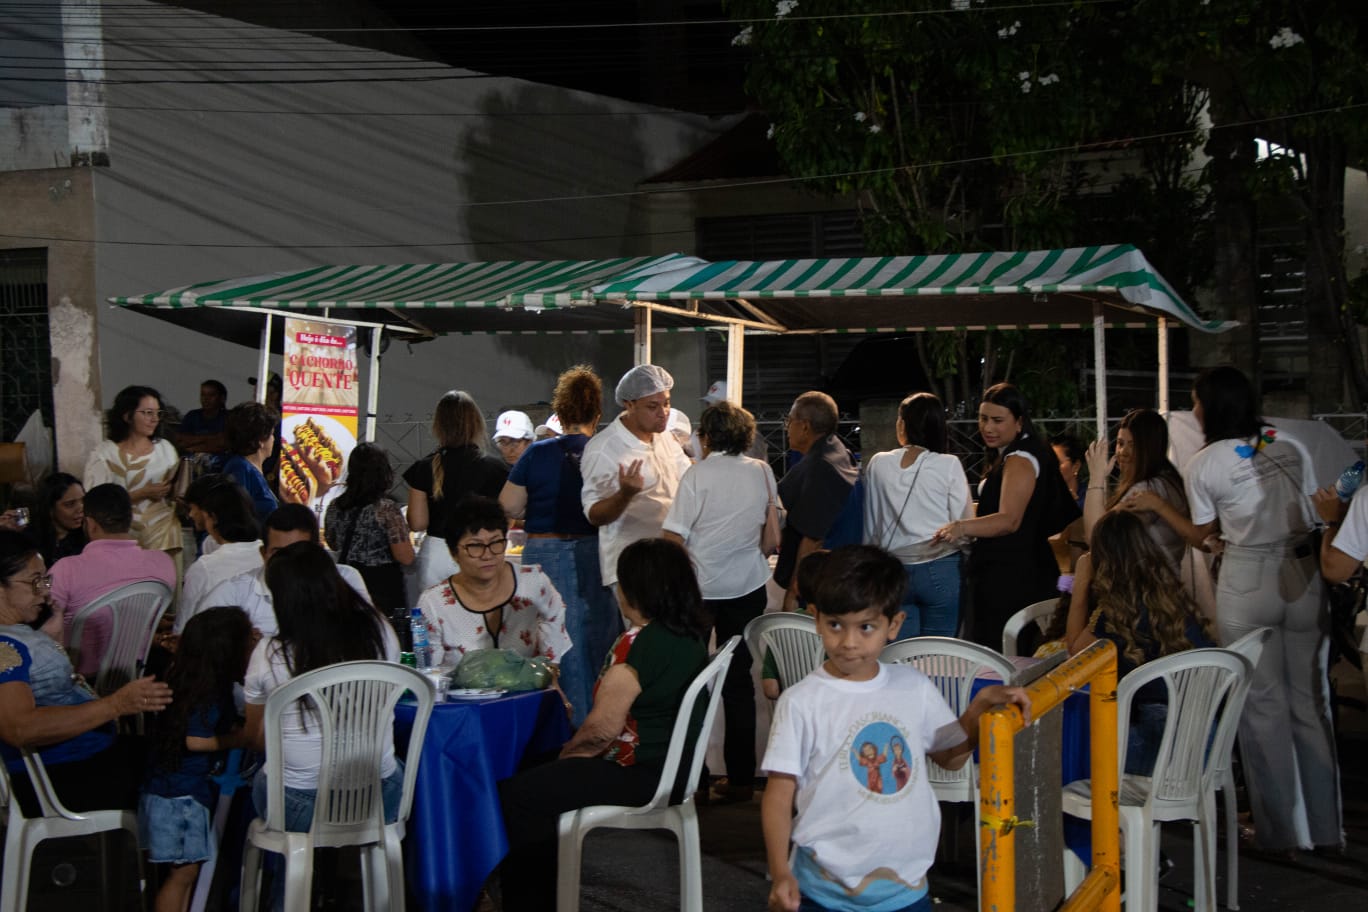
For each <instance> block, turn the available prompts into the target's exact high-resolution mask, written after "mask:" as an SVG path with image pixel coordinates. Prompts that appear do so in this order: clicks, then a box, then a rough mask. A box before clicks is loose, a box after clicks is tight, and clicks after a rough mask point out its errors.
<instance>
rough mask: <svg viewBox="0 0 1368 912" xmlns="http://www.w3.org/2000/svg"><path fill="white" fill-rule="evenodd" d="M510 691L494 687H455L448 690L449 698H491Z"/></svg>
mask: <svg viewBox="0 0 1368 912" xmlns="http://www.w3.org/2000/svg"><path fill="white" fill-rule="evenodd" d="M506 693H508V691H506V690H499V689H497V688H493V687H455V688H452V689H451V690H448V691H447V699H448V700H489V699H492V698H493V697H502V696H503V695H504V694H506Z"/></svg>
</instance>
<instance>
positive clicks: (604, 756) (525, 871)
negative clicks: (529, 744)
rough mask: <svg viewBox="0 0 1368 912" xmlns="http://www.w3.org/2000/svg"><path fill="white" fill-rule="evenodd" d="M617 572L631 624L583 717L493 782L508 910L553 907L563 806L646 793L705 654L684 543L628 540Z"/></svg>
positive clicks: (704, 631)
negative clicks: (544, 757) (543, 756)
mask: <svg viewBox="0 0 1368 912" xmlns="http://www.w3.org/2000/svg"><path fill="white" fill-rule="evenodd" d="M617 575H618V582H617V596H618V603H619V605H620V606H621V608H622V613H623V615H624V616H625V617H626V618H627V621H628V623H629V624H630V625H631V627H630V628H629V629H628V630H627V632H625V633H623V634H622V635H621V636H620V637H618V640H617V642H616V643H615V644H613V648H612V651H611V652H610V653H609V659H608V661H607V662H606V663H605V665H604V668H603V672H602V674H600V675H599V680H598V683H597V684H596V685H595V686H594V707H593V709H591V710H590V711H589V717H588V718H587V719H585V720H584V724H583V725H581V726H580V727H579V729H578V730H577V731H576V732H575V735H574V737H573V738H571V739H570V741H569V742H568V743H567V744H566V745H565V747H563V748H562V749H561V753H560V759H558V760H556V761H555V762H553V763H549V764H546V765H544V766H539V767H536V768H534V769H530V770H526V771H524V772H522V773H519V774H518V775H516V776H514V777H513V778H512V779H506V780H504V781H503V782H502V783H500V787H499V795H500V799H501V801H502V804H503V818H504V826H505V828H506V829H507V831H508V844H509V852H508V857H507V858H506V859H504V863H503V866H502V868H501V873H502V881H503V900H504V909H506V910H507V912H524V910H526V912H542V910H544V909H552V908H555V904H556V900H555V891H556V826H557V821H558V820H559V819H560V815H561V814H562V813H563V812H564V811H572V810H575V809H577V808H582V807H588V806H589V805H594V804H620V805H641V804H645V803H646V802H648V801H650V800H651V796H652V795H653V794H655V790H656V786H657V785H658V784H659V782H660V775H661V772H662V770H663V767H664V764H665V754H666V752H667V750H668V749H669V742H670V733H671V731H672V729H673V728H674V723H675V717H676V716H678V714H679V712H680V707H681V704H682V702H683V699H684V691H685V690H687V689H688V687H689V684H691V683H692V682H693V679H694V678H695V677H696V676H697V675H698V673H699V672H700V671H701V670H702V669H703V667H704V665H705V664H706V663H707V659H708V649H707V645H706V643H705V642H704V638H705V637H706V636H707V635H708V629H709V623H708V619H707V617H706V616H705V612H704V610H703V596H702V593H701V592H700V590H699V588H698V580H697V579H696V578H695V576H694V571H693V566H692V565H691V564H690V563H689V555H688V553H687V552H685V550H684V549H683V548H681V547H680V546H679V545H677V544H676V543H674V542H671V541H666V540H664V539H658V538H648V539H642V540H640V541H636V542H633V543H632V544H630V545H628V546H627V547H626V548H624V549H623V551H622V554H621V555H620V556H619V558H618V565H617ZM681 772H683V771H681ZM684 775H687V773H684ZM682 779H683V776H681V783H682Z"/></svg>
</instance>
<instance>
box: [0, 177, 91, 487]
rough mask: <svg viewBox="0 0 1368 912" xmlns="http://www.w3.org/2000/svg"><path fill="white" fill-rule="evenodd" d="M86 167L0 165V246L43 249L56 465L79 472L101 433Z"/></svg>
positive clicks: (88, 183)
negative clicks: (8, 167) (15, 167)
mask: <svg viewBox="0 0 1368 912" xmlns="http://www.w3.org/2000/svg"><path fill="white" fill-rule="evenodd" d="M93 177H94V175H93V173H92V172H91V170H90V169H88V168H54V169H52V170H47V171H41V170H29V171H10V172H3V171H0V248H6V249H20V248H43V247H45V248H46V249H47V272H48V286H47V290H48V312H49V318H48V328H49V332H50V334H51V346H52V382H53V401H54V403H55V404H56V409H55V412H56V414H55V424H56V427H55V428H54V431H55V435H54V436H55V445H56V452H57V460H56V461H57V469H58V470H59V471H66V472H72V473H73V474H76V475H80V473H81V471H82V469H83V468H84V467H85V457H86V454H87V453H88V452H90V450H91V448H93V447H94V445H95V444H96V443H97V442H98V441H99V440H100V437H101V428H102V426H101V423H100V395H99V390H100V387H99V352H98V349H97V345H98V339H97V332H96V324H97V317H96V305H95V301H96V295H95V271H96V270H95V260H96V252H95V251H96V248H95V246H94V245H92V244H90V243H86V242H82V241H60V240H52V239H53V238H90V237H93V236H94V233H95V215H94V209H95V205H94V193H93Z"/></svg>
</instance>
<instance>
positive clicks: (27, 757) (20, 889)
mask: <svg viewBox="0 0 1368 912" xmlns="http://www.w3.org/2000/svg"><path fill="white" fill-rule="evenodd" d="M23 755H24V767H25V769H27V770H28V776H29V781H30V782H31V783H32V784H33V791H34V793H35V794H36V795H37V796H38V807H39V809H40V810H41V811H42V816H40V817H25V816H24V810H23V808H21V807H20V806H19V799H18V798H17V797H16V796H15V794H14V787H13V786H12V785H11V784H10V778H9V771H8V770H7V769H5V765H4V764H3V763H0V791H3V795H0V800H3V802H4V804H5V805H6V819H5V866H4V872H3V881H2V882H0V909H5V910H10V909H17V910H23V909H27V908H28V891H29V869H30V868H31V867H33V853H34V851H35V850H36V849H37V848H38V844H39V843H41V842H43V841H44V840H46V839H66V838H68V837H71V836H90V835H93V834H95V833H107V832H112V831H114V830H126V831H127V832H128V834H129V836H130V837H132V839H133V846H134V850H135V852H136V854H137V856H138V864H139V868H140V870H139V877H138V887H139V893H141V892H142V886H143V883H144V880H143V878H142V876H141V865H142V852H141V851H139V850H138V848H137V846H138V817H137V814H135V813H134V812H133V811H125V810H117V809H116V810H101V811H82V812H80V813H76V812H75V811H69V810H67V808H66V807H65V806H64V805H63V804H62V801H61V799H60V798H58V797H57V792H56V790H54V789H53V787H52V782H51V781H50V780H49V779H48V776H47V770H46V769H45V768H44V767H43V760H42V758H41V757H39V756H38V755H37V754H35V753H33V752H31V751H27V750H26V751H24V752H23Z"/></svg>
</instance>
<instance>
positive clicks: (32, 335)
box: [0, 248, 53, 440]
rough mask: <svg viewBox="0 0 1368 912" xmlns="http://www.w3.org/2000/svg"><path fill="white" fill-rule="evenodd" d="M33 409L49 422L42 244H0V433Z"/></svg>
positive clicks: (9, 435)
mask: <svg viewBox="0 0 1368 912" xmlns="http://www.w3.org/2000/svg"><path fill="white" fill-rule="evenodd" d="M35 409H41V410H42V413H43V421H44V423H45V424H47V426H48V427H52V425H53V420H52V345H51V340H50V337H49V335H48V304H47V250H46V249H44V248H38V249H31V250H27V249H26V250H0V439H3V440H13V439H14V436H15V435H16V434H18V433H19V430H20V429H21V428H22V427H23V426H24V422H26V421H27V420H28V418H29V415H31V414H33V412H34V410H35Z"/></svg>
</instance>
